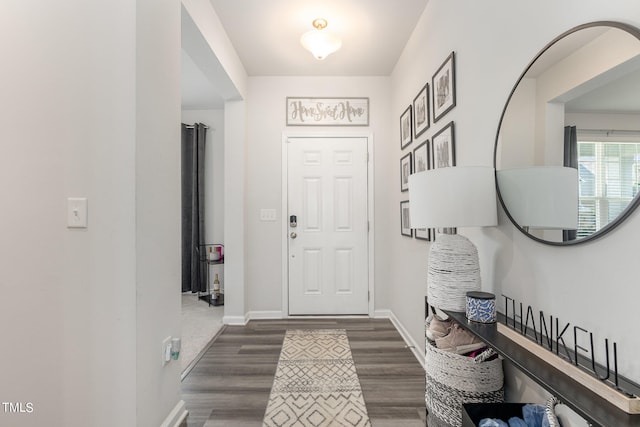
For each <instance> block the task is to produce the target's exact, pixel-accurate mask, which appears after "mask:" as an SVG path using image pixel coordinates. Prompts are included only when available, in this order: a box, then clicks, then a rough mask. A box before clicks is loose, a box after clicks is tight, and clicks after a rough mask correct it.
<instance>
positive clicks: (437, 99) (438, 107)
mask: <svg viewBox="0 0 640 427" xmlns="http://www.w3.org/2000/svg"><path fill="white" fill-rule="evenodd" d="M431 94H432V105H433V122H434V123H435V122H437V121H438V120H440V119H441V118H442V116H444V115H445V114H447V113H448V112H449V111H451V109H452V108H453V107H455V106H456V69H455V52H451V54H450V55H449V56H448V57H447V59H445V61H444V62H443V63H442V65H440V67H439V68H438V70H437V71H436V72H435V74H434V75H433V77H432V78H431Z"/></svg>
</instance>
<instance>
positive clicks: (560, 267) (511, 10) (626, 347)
mask: <svg viewBox="0 0 640 427" xmlns="http://www.w3.org/2000/svg"><path fill="white" fill-rule="evenodd" d="M603 19H610V20H619V21H622V22H626V23H629V24H632V25H635V26H636V27H640V8H639V7H638V5H637V4H636V3H635V2H630V1H626V0H614V1H610V2H607V3H606V4H604V3H603V2H599V1H596V0H589V1H577V0H573V1H565V2H557V1H553V0H541V1H537V2H528V3H522V2H512V1H508V0H494V1H493V2H492V3H491V5H490V6H489V5H488V4H487V3H486V2H476V1H473V0H431V1H430V2H429V3H428V5H427V8H426V10H425V13H424V14H423V16H422V18H421V20H420V22H419V24H418V27H417V29H416V31H415V32H414V34H413V37H412V39H411V41H410V42H409V43H408V45H407V47H406V49H405V52H404V53H403V55H402V57H401V59H400V61H399V63H398V65H397V66H396V69H395V71H394V73H393V75H392V82H393V83H392V93H393V98H392V108H391V110H392V111H391V116H392V123H395V122H396V118H398V117H399V116H400V114H401V113H402V111H403V110H404V108H406V106H407V105H408V104H409V103H410V102H411V100H412V99H413V97H414V96H415V94H416V93H417V91H418V90H419V88H420V87H421V86H422V85H423V84H424V83H425V80H430V78H431V76H432V74H433V72H434V71H435V70H436V69H437V68H438V66H439V65H440V64H441V62H442V61H443V60H444V59H445V58H446V56H447V55H448V53H449V52H451V51H455V52H456V73H457V75H456V83H457V106H456V107H455V108H454V109H453V110H452V111H451V112H450V113H448V114H447V116H446V118H444V119H442V124H445V123H447V122H448V121H449V120H454V121H455V125H456V157H457V163H458V164H459V165H492V163H493V148H494V142H495V136H496V131H497V125H498V120H499V118H500V114H501V112H502V108H503V106H504V102H505V101H506V98H507V96H508V95H509V92H510V90H511V88H512V86H513V84H514V83H515V81H516V79H517V78H518V76H519V75H520V74H521V72H522V71H523V69H524V67H525V66H526V65H527V64H528V63H529V61H530V59H531V58H533V56H534V55H535V54H536V53H537V52H538V51H539V50H540V49H541V48H543V47H544V46H545V45H546V43H548V42H549V41H551V40H552V39H553V38H555V37H556V36H557V35H559V34H561V33H562V32H564V31H566V30H568V29H569V28H571V27H573V26H575V25H579V24H583V23H586V22H590V21H595V20H603ZM440 127H441V124H440V123H437V124H436V125H433V124H432V125H431V129H430V130H429V131H428V133H427V135H426V137H430V135H432V134H433V132H434V131H437V130H438V129H439V128H440ZM414 144H415V142H414ZM414 144H412V145H411V146H410V147H409V148H413V147H414V146H415V145H414ZM396 147H398V148H396V151H395V155H394V156H393V157H394V158H392V159H390V166H389V167H392V165H391V163H397V161H398V159H399V158H400V157H401V155H402V154H404V152H406V151H403V152H401V151H400V149H399V145H396ZM401 198H403V196H401V195H400V194H399V193H398V192H395V193H392V194H390V199H395V200H396V201H397V200H400V199H401ZM398 215H399V214H395V215H394V218H393V222H397V221H399V219H398ZM638 215H639V214H638V213H637V212H636V213H635V214H633V215H632V216H631V217H630V218H628V220H627V221H626V222H625V223H624V224H623V225H622V226H621V227H619V228H618V229H616V230H615V231H614V232H613V233H611V234H610V235H608V236H606V237H604V238H602V239H600V240H597V241H595V242H591V243H587V244H584V245H579V246H572V247H551V246H546V245H542V244H539V243H537V242H534V241H532V240H530V239H528V238H526V237H525V236H524V235H522V234H521V233H520V232H518V231H517V230H516V229H515V228H514V227H513V226H512V225H511V223H510V222H509V221H508V219H507V217H506V215H504V214H503V213H502V214H501V215H500V217H499V221H500V225H499V226H498V227H494V228H489V229H483V230H478V229H467V230H465V229H462V230H459V232H460V233H462V234H465V235H467V236H468V237H470V238H471V240H473V241H474V242H475V243H476V244H477V245H478V249H479V253H480V258H481V268H482V278H483V288H484V289H487V290H490V291H493V292H495V293H496V294H498V295H500V294H501V293H506V294H507V295H509V296H511V297H514V298H516V299H518V300H520V301H523V302H525V303H527V304H531V305H533V307H534V309H536V310H539V309H542V310H544V312H545V313H549V314H555V315H557V316H560V317H561V319H565V320H566V321H570V322H572V323H573V324H578V325H580V326H582V327H584V328H586V329H588V330H589V331H593V332H594V334H595V336H596V339H601V340H603V339H604V337H609V338H610V339H612V340H614V341H616V342H618V345H619V347H618V362H619V367H620V371H621V372H622V373H624V374H627V375H628V376H630V377H631V378H632V379H634V380H635V381H640V364H639V363H638V362H637V361H638V358H637V356H636V355H637V353H638V352H639V351H640V341H639V338H638V335H637V334H629V333H627V332H626V331H628V328H627V327H626V326H624V325H629V327H631V326H630V325H632V324H634V322H635V319H634V318H633V317H632V316H634V315H633V314H632V313H634V312H635V310H634V306H635V303H636V301H638V299H639V298H640V287H639V286H637V284H636V282H637V280H635V277H636V276H637V268H636V267H635V265H634V264H635V263H634V261H633V257H634V254H635V252H636V251H635V248H636V246H637V243H636V240H637V239H636V237H635V236H638V235H639V234H638V233H640V218H639V217H638ZM392 237H393V238H392V239H391V240H390V241H389V245H390V246H391V247H392V249H393V250H392V252H391V253H393V254H398V255H396V256H394V257H392V258H391V259H389V268H390V270H391V272H390V274H391V276H392V277H394V278H395V282H396V283H398V284H401V289H402V290H401V291H399V292H394V294H393V300H392V304H391V308H392V310H393V311H394V312H395V313H397V314H398V315H399V317H401V320H402V322H403V323H404V324H405V325H411V327H410V328H411V333H412V334H415V335H414V337H415V339H416V340H418V339H420V337H421V336H422V334H423V329H422V323H423V319H422V318H414V317H411V316H410V315H409V314H405V311H404V310H405V307H406V304H407V300H408V299H409V296H413V298H414V299H418V298H419V297H420V296H422V295H424V292H425V269H426V261H427V260H426V256H427V249H428V245H424V244H422V243H421V242H416V241H412V240H410V239H408V238H402V237H400V236H399V235H397V233H396V235H395V236H392ZM411 307H413V306H412V305H411ZM516 397H517V396H516Z"/></svg>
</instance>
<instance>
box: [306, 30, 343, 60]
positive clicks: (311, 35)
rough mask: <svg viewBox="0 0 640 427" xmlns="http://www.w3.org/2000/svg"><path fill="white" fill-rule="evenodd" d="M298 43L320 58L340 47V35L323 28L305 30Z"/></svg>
mask: <svg viewBox="0 0 640 427" xmlns="http://www.w3.org/2000/svg"><path fill="white" fill-rule="evenodd" d="M300 43H301V44H302V46H303V47H304V48H305V49H307V50H308V51H309V52H311V54H312V55H313V56H314V58H316V59H320V60H322V59H325V58H326V57H327V56H329V55H330V54H332V53H333V52H335V51H337V50H338V49H340V48H341V47H342V40H340V37H338V36H336V35H335V34H333V33H330V32H328V31H327V30H323V29H319V30H311V31H307V32H306V33H304V34H303V35H302V37H300Z"/></svg>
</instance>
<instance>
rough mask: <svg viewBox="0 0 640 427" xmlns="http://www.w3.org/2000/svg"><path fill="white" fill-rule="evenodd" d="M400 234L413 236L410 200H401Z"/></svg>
mask: <svg viewBox="0 0 640 427" xmlns="http://www.w3.org/2000/svg"><path fill="white" fill-rule="evenodd" d="M400 234H401V235H403V236H407V237H413V230H412V229H411V218H410V216H409V201H408V200H403V201H401V202H400Z"/></svg>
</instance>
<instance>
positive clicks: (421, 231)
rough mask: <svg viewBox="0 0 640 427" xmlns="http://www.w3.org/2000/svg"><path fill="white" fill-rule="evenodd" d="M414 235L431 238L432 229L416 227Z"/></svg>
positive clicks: (419, 237)
mask: <svg viewBox="0 0 640 427" xmlns="http://www.w3.org/2000/svg"><path fill="white" fill-rule="evenodd" d="M414 237H415V238H416V239H419V240H431V229H429V228H416V229H415V231H414Z"/></svg>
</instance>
